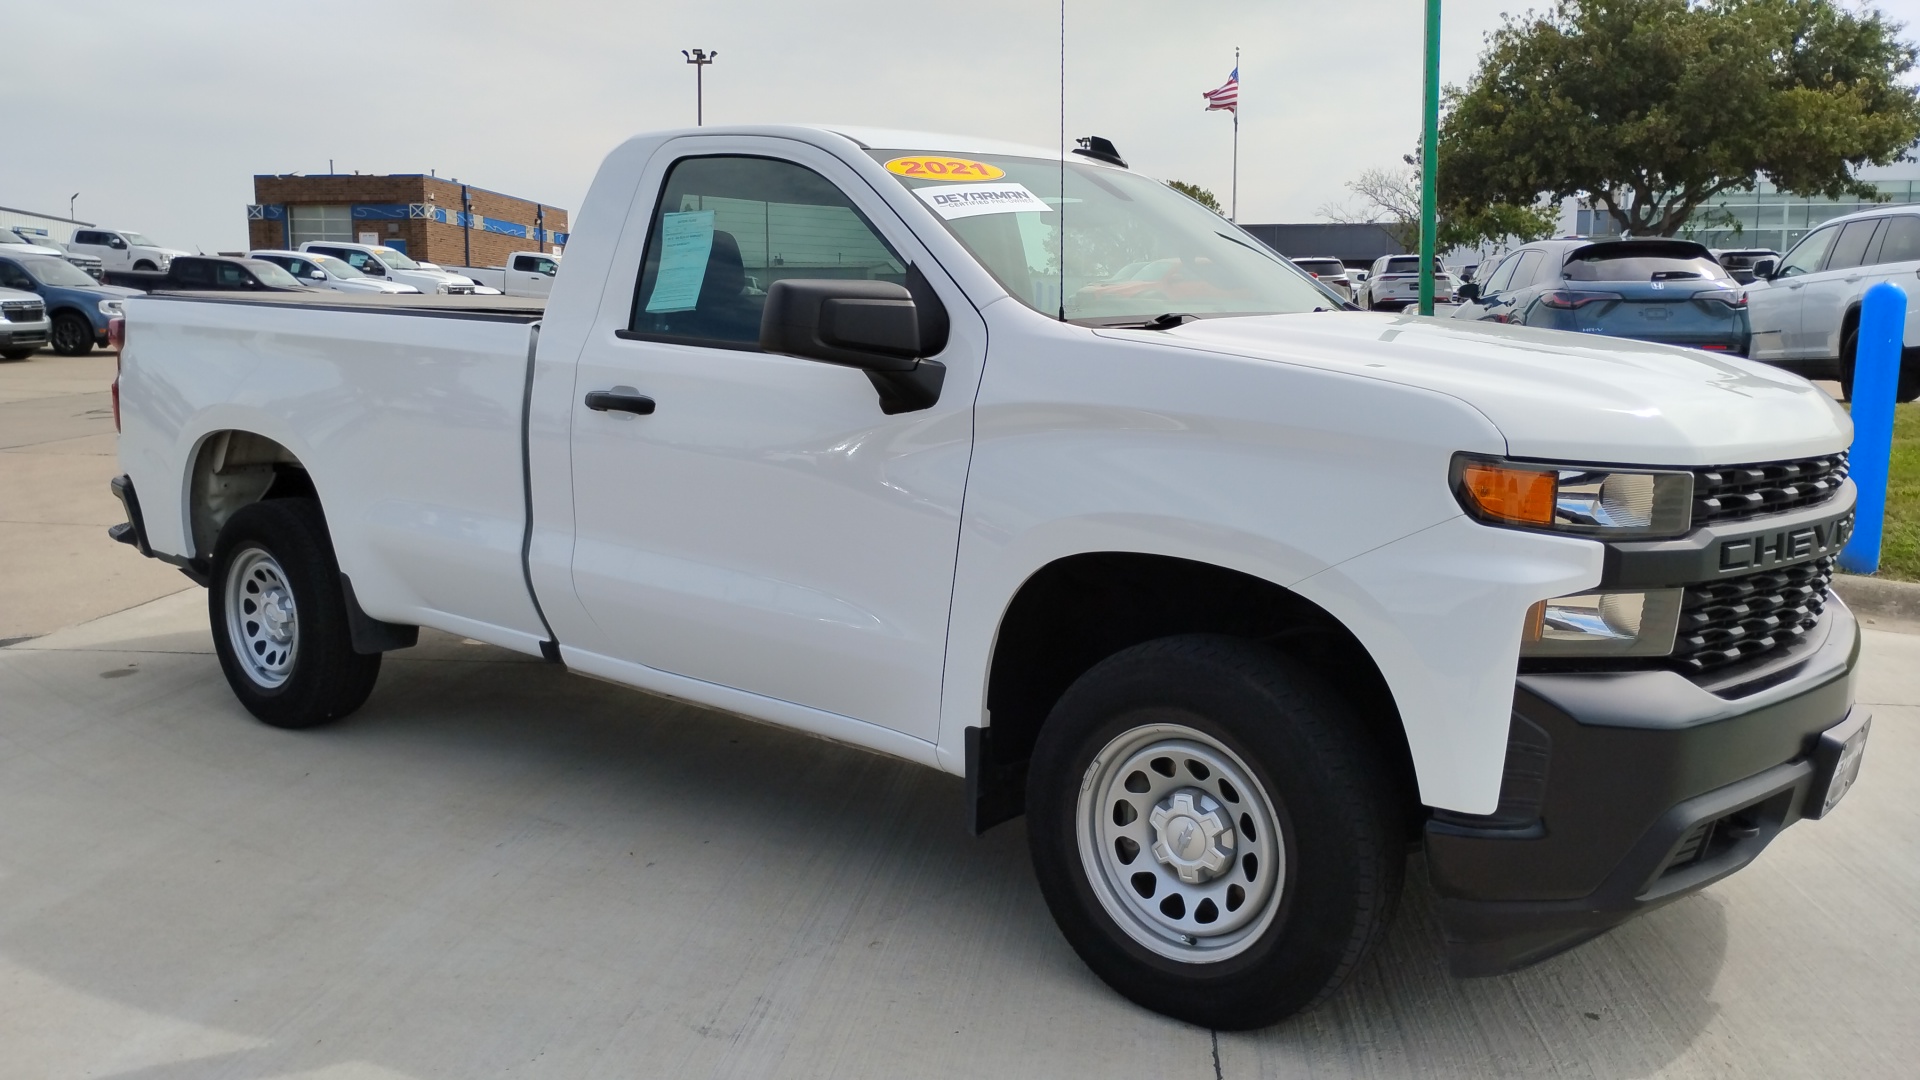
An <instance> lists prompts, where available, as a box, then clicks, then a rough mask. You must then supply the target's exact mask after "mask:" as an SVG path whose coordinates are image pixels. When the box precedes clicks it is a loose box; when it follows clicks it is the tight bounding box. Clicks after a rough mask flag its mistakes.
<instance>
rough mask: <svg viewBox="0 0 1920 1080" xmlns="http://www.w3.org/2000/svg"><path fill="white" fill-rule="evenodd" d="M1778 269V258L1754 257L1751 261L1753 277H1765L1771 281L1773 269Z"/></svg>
mask: <svg viewBox="0 0 1920 1080" xmlns="http://www.w3.org/2000/svg"><path fill="white" fill-rule="evenodd" d="M1778 269H1780V260H1778V259H1755V260H1754V261H1753V276H1754V277H1755V278H1765V279H1766V280H1768V281H1771V280H1773V274H1774V271H1776V270H1778Z"/></svg>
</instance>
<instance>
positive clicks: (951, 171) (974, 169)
mask: <svg viewBox="0 0 1920 1080" xmlns="http://www.w3.org/2000/svg"><path fill="white" fill-rule="evenodd" d="M887 171H888V172H890V173H893V174H894V175H895V176H911V177H913V178H914V179H916V180H998V179H1000V178H1001V177H1003V176H1005V175H1007V171H1006V170H1005V169H999V168H995V167H994V166H992V165H989V164H987V163H986V162H984V161H972V160H969V159H967V158H957V157H934V156H931V155H926V154H917V155H915V156H913V157H897V158H894V159H893V160H892V161H889V162H887Z"/></svg>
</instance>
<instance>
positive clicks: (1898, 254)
mask: <svg viewBox="0 0 1920 1080" xmlns="http://www.w3.org/2000/svg"><path fill="white" fill-rule="evenodd" d="M1877 261H1879V262H1883V263H1897V262H1920V216H1915V215H1913V214H1901V215H1900V216H1898V217H1891V218H1888V219H1887V232H1886V235H1885V236H1883V237H1881V238H1880V258H1879V259H1878V260H1877Z"/></svg>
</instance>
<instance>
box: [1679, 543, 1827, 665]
mask: <svg viewBox="0 0 1920 1080" xmlns="http://www.w3.org/2000/svg"><path fill="white" fill-rule="evenodd" d="M1832 580H1833V559H1832V558H1831V557H1828V558H1825V559H1815V560H1814V561H1812V562H1804V563H1801V564H1799V565H1797V566H1785V567H1781V568H1780V569H1778V570H1768V571H1764V572H1762V573H1758V574H1745V575H1742V576H1741V577H1736V578H1727V579H1725V580H1723V581H1714V582H1708V583H1705V584H1701V585H1692V586H1688V588H1687V592H1686V598H1685V599H1684V600H1683V601H1682V602H1681V607H1680V633H1679V634H1678V636H1677V637H1676V638H1675V639H1674V645H1673V662H1674V663H1675V664H1676V665H1677V666H1679V667H1680V669H1681V670H1682V671H1689V672H1703V671H1710V670H1712V669H1714V668H1720V667H1725V666H1727V665H1728V664H1737V663H1740V662H1741V661H1743V660H1753V659H1756V658H1758V657H1761V656H1764V655H1766V654H1767V653H1770V652H1773V651H1774V650H1775V649H1781V648H1785V647H1786V646H1788V645H1790V644H1792V643H1793V642H1794V641H1796V640H1798V639H1799V638H1800V637H1801V636H1802V635H1804V634H1805V633H1806V632H1807V631H1809V630H1811V629H1813V628H1814V626H1815V625H1816V624H1817V623H1818V622H1819V621H1820V613H1821V612H1822V611H1823V610H1825V609H1826V606H1827V584H1828V582H1830V581H1832Z"/></svg>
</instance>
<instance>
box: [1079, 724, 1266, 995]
mask: <svg viewBox="0 0 1920 1080" xmlns="http://www.w3.org/2000/svg"><path fill="white" fill-rule="evenodd" d="M1074 819H1075V823H1076V825H1075V833H1076V836H1075V839H1076V840H1077V842H1078V844H1079V848H1080V861H1081V864H1082V865H1083V866H1084V867H1085V868H1086V873H1087V880H1088V881H1089V882H1090V883H1091V884H1092V885H1093V891H1094V894H1095V895H1097V896H1098V897H1099V898H1100V903H1101V905H1102V906H1103V907H1105V908H1106V910H1107V914H1108V915H1110V916H1112V917H1113V920H1114V922H1116V923H1118V924H1119V925H1120V928H1121V929H1122V930H1124V931H1126V933H1127V936H1129V937H1131V938H1132V939H1133V940H1134V941H1136V942H1138V943H1140V944H1141V945H1143V946H1145V947H1147V948H1148V949H1151V950H1153V951H1154V952H1156V953H1158V954H1160V955H1161V956H1165V957H1168V958H1170V959H1174V960H1180V961H1184V962H1186V963H1193V964H1204V963H1211V962H1214V961H1219V960H1225V959H1227V958H1228V957H1231V956H1235V955H1238V954H1239V953H1241V952H1243V951H1244V950H1246V949H1247V948H1248V947H1249V946H1251V945H1252V944H1253V943H1254V942H1255V941H1257V940H1259V937H1260V935H1261V933H1262V932H1264V931H1265V930H1266V928H1267V927H1268V926H1269V925H1270V924H1271V923H1272V922H1273V918H1274V915H1275V913H1276V912H1278V911H1279V909H1280V896H1281V893H1282V886H1283V885H1284V884H1285V882H1286V870H1287V867H1286V861H1287V853H1286V847H1285V844H1284V842H1283V841H1282V840H1281V837H1280V829H1279V817H1278V815H1276V814H1275V813H1274V809H1273V801H1272V800H1271V799H1270V798H1269V797H1268V796H1267V793H1266V791H1265V789H1263V788H1262V787H1261V786H1260V784H1259V782H1258V781H1256V780H1255V779H1254V776H1253V770H1251V769H1249V768H1247V765H1246V763H1245V762H1243V761H1241V760H1240V758H1239V756H1238V755H1236V754H1235V753H1234V752H1233V751H1231V750H1229V749H1227V748H1226V747H1225V746H1223V745H1221V744H1220V742H1219V741H1218V740H1216V739H1214V738H1213V737H1212V736H1210V735H1207V734H1205V733H1204V732H1200V731H1196V730H1194V729H1193V728H1190V727H1186V726H1184V725H1180V724H1151V725H1147V726H1144V727H1138V728H1134V729H1133V730H1131V731H1128V732H1126V733H1125V734H1123V735H1121V736H1120V737H1118V738H1116V739H1114V740H1113V741H1112V742H1110V743H1108V744H1107V745H1106V748H1105V749H1103V750H1101V751H1100V753H1099V754H1098V755H1097V756H1096V757H1095V758H1094V760H1093V764H1092V765H1089V766H1088V767H1087V772H1086V776H1085V778H1084V779H1083V781H1082V782H1081V785H1080V798H1079V803H1078V806H1077V807H1076V810H1075V815H1074Z"/></svg>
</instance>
